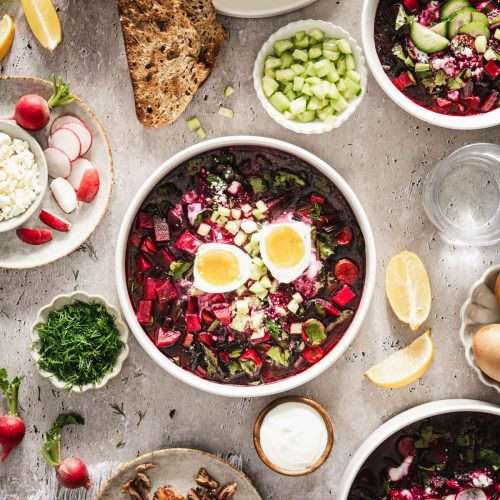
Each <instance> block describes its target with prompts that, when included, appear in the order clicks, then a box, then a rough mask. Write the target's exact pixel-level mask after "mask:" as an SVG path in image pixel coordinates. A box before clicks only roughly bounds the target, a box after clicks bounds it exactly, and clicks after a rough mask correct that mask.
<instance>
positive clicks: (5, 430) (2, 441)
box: [0, 368, 26, 462]
mask: <svg viewBox="0 0 500 500" xmlns="http://www.w3.org/2000/svg"><path fill="white" fill-rule="evenodd" d="M21 382H22V378H21V377H15V378H14V379H12V380H11V381H10V382H9V380H8V378H7V370H5V368H2V369H0V390H1V391H2V394H3V395H4V397H5V399H6V400H7V406H8V413H7V415H2V416H0V445H1V446H2V453H1V454H0V459H1V460H2V462H3V461H4V460H6V459H7V457H8V456H9V453H10V452H11V451H12V450H13V449H14V448H15V447H16V446H17V445H18V444H19V443H20V442H21V441H22V440H23V438H24V434H25V433H26V426H25V424H24V421H23V419H22V418H21V417H20V416H19V415H18V414H17V402H18V395H19V386H20V385H21Z"/></svg>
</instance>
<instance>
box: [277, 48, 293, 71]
mask: <svg viewBox="0 0 500 500" xmlns="http://www.w3.org/2000/svg"><path fill="white" fill-rule="evenodd" d="M280 59H281V68H282V69H286V68H289V67H290V66H291V65H292V64H293V57H292V53H291V52H283V54H281V57H280Z"/></svg>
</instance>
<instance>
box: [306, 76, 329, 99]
mask: <svg viewBox="0 0 500 500" xmlns="http://www.w3.org/2000/svg"><path fill="white" fill-rule="evenodd" d="M330 85H331V84H330V83H329V82H325V81H323V80H322V81H321V82H320V83H318V84H316V85H313V86H312V87H311V90H312V93H313V94H314V95H315V96H316V97H317V98H318V99H324V98H325V97H326V96H327V94H328V91H329V90H330Z"/></svg>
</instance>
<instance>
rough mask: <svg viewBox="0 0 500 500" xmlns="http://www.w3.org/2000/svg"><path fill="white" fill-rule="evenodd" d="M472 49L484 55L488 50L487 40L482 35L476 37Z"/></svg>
mask: <svg viewBox="0 0 500 500" xmlns="http://www.w3.org/2000/svg"><path fill="white" fill-rule="evenodd" d="M495 38H496V37H495ZM474 47H475V48H476V50H477V52H478V53H479V54H484V53H485V52H486V49H487V48H488V39H487V38H486V37H485V36H484V35H479V36H476V39H475V40H474Z"/></svg>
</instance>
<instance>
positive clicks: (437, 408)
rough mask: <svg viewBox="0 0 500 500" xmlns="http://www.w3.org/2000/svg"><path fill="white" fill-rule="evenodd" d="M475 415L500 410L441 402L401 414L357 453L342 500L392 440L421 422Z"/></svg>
mask: <svg viewBox="0 0 500 500" xmlns="http://www.w3.org/2000/svg"><path fill="white" fill-rule="evenodd" d="M461 412H475V413H486V414H490V415H497V416H499V417H500V407H498V406H495V405H494V404H492V403H488V402H486V401H480V400H476V399H441V400H438V401H431V402H429V403H424V404H421V405H418V406H414V407H413V408H410V409H408V410H405V411H403V412H402V413H399V414H397V415H395V416H393V417H392V418H390V419H389V420H387V422H385V423H383V424H382V425H380V426H379V427H378V428H377V429H375V430H374V431H373V432H372V433H371V434H370V435H369V436H368V437H367V438H366V439H365V441H363V443H362V444H361V446H360V447H359V448H358V449H357V450H356V452H355V453H354V455H353V456H352V458H351V460H350V462H349V464H348V465H347V467H346V469H345V470H344V473H343V475H342V479H341V481H340V487H339V500H347V498H348V495H349V492H350V490H351V487H352V485H353V483H354V480H355V479H356V475H357V474H358V472H359V470H360V469H361V467H362V466H363V465H364V463H365V462H366V460H367V459H368V458H369V457H370V456H371V454H372V453H373V452H374V451H375V450H376V449H377V448H378V447H379V446H380V445H381V444H382V443H383V442H384V441H386V440H387V439H388V438H390V437H391V436H392V435H394V434H395V433H396V432H398V431H400V430H401V429H404V428H405V427H407V426H408V425H411V424H413V423H415V422H418V421H420V420H424V419H426V418H429V417H434V416H437V415H443V414H446V413H461Z"/></svg>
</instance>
